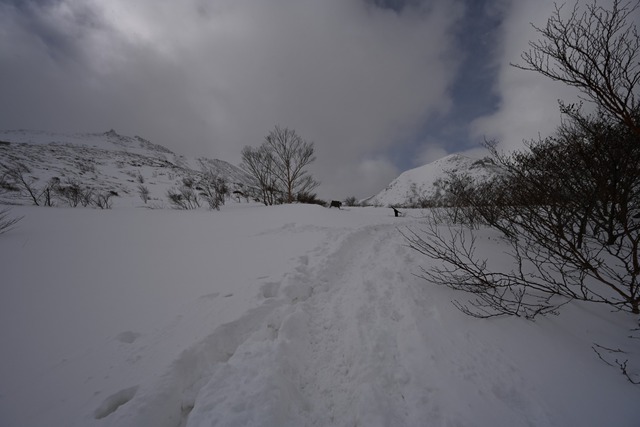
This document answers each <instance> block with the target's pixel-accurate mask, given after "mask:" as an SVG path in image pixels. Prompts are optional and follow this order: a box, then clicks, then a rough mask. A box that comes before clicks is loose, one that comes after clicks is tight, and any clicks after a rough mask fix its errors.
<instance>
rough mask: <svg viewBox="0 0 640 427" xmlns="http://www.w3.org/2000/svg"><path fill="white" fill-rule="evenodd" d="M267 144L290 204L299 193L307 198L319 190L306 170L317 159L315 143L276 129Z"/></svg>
mask: <svg viewBox="0 0 640 427" xmlns="http://www.w3.org/2000/svg"><path fill="white" fill-rule="evenodd" d="M265 144H266V147H267V148H268V149H269V151H270V152H271V155H272V157H273V165H274V173H275V178H276V180H277V181H278V182H279V184H280V185H281V186H282V189H283V192H284V196H285V201H286V202H287V203H293V201H294V200H295V197H296V194H297V193H307V194H308V193H311V191H312V190H313V189H314V188H316V187H317V186H318V182H317V181H316V180H314V179H313V177H312V176H311V174H310V173H309V172H308V171H307V169H306V168H307V166H309V165H310V164H311V163H313V162H314V161H315V159H316V158H315V156H314V148H313V142H307V141H305V140H304V139H302V137H300V136H299V135H298V134H297V133H296V131H295V130H293V129H288V128H281V127H280V126H276V127H275V128H274V129H273V130H272V131H271V132H269V135H267V137H266V138H265Z"/></svg>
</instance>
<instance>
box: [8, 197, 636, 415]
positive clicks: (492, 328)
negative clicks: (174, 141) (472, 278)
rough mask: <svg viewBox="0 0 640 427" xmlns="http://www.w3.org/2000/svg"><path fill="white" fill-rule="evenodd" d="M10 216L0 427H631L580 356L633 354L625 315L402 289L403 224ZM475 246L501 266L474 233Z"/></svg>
mask: <svg viewBox="0 0 640 427" xmlns="http://www.w3.org/2000/svg"><path fill="white" fill-rule="evenodd" d="M15 213H16V214H24V215H26V217H25V219H24V220H23V221H22V222H21V223H20V224H19V228H17V229H16V230H13V231H12V232H10V233H8V234H6V235H3V236H2V237H0V260H2V261H1V262H2V271H3V277H4V279H3V285H2V287H1V288H0V292H1V294H0V339H1V340H2V342H3V343H10V344H8V345H6V346H3V347H4V348H3V359H2V363H0V378H2V381H0V425H3V426H5V425H7V426H27V427H29V426H41V425H52V426H160V427H163V426H167V427H178V426H191V427H199V426H328V425H331V426H424V425H428V426H496V425H509V426H566V425H583V426H602V425H616V426H630V427H631V426H636V425H637V416H636V413H637V402H638V398H639V397H640V389H639V388H638V387H637V386H633V385H631V384H630V383H628V382H627V381H626V380H625V379H624V377H622V376H621V375H620V374H619V373H618V372H617V371H616V370H615V369H613V368H610V367H608V366H606V365H605V364H604V363H602V362H601V361H599V360H598V359H597V357H596V356H595V354H594V353H593V352H592V351H591V345H592V344H593V342H598V343H600V344H602V345H606V346H608V347H612V348H613V347H617V346H621V347H624V348H625V349H627V350H630V351H632V350H633V351H640V348H637V347H638V346H637V345H636V347H635V348H633V347H630V345H633V344H634V343H633V342H632V341H630V340H628V339H626V338H625V337H626V335H628V331H629V329H630V328H632V327H633V325H634V324H635V323H634V322H635V321H636V319H633V318H632V317H631V316H628V317H627V316H624V315H621V314H620V313H610V312H609V311H608V310H607V309H606V308H602V307H592V306H584V305H577V304H575V305H569V306H567V307H566V308H565V309H564V310H563V311H562V313H561V315H560V316H557V317H549V318H544V319H541V320H538V321H536V322H535V323H532V322H527V321H524V320H522V319H515V318H509V319H507V318H500V319H489V320H478V319H473V318H470V317H468V316H465V315H463V314H462V313H460V312H459V311H457V310H456V309H455V308H454V307H453V306H452V305H451V304H450V301H451V300H452V299H454V298H455V299H461V300H464V298H465V296H464V295H462V294H459V293H454V292H452V291H450V290H449V289H446V288H438V287H433V286H429V285H428V284H427V283H426V282H424V280H422V279H420V278H418V277H416V276H415V275H414V274H417V273H419V270H418V266H419V265H420V264H423V265H424V263H425V260H423V259H422V258H421V257H420V256H419V254H417V253H416V252H413V251H411V250H410V249H408V248H407V247H406V246H404V241H403V239H402V236H401V235H400V234H399V233H398V229H397V228H398V227H403V226H407V225H408V226H412V227H419V221H420V220H419V218H416V217H418V216H419V215H420V213H419V212H412V213H411V214H412V215H413V217H411V216H410V215H409V216H407V217H405V218H394V217H393V216H392V211H391V210H390V209H375V208H349V209H343V210H336V209H324V208H320V207H317V206H302V205H293V206H278V207H262V206H257V205H247V204H240V205H236V204H231V205H230V206H226V207H224V208H223V210H222V211H221V212H204V211H196V212H178V211H149V210H142V209H131V208H121V209H114V210H111V211H96V210H85V209H62V208H56V209H44V208H32V207H16V208H15ZM479 243H480V244H481V245H483V246H482V247H481V250H484V251H486V253H487V256H492V257H496V262H498V263H506V261H505V258H504V257H503V255H502V254H501V250H500V243H499V241H497V240H496V239H495V236H494V235H493V234H491V233H486V234H485V235H483V236H482V238H481V239H479ZM636 341H637V340H636Z"/></svg>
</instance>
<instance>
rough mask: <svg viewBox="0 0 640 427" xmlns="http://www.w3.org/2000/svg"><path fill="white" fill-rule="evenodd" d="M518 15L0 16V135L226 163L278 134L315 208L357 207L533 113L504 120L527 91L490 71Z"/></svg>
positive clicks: (276, 9) (21, 7)
mask: <svg viewBox="0 0 640 427" xmlns="http://www.w3.org/2000/svg"><path fill="white" fill-rule="evenodd" d="M522 3H523V5H521V4H520V3H519V2H509V1H508V0H500V1H498V0H493V1H489V0H484V1H480V2H472V1H463V0H454V1H450V0H430V1H417V0H406V1H400V0H322V1H318V0H261V1H258V0H233V1H231V0H208V1H204V0H183V1H174V0H137V1H129V0H109V1H100V0H57V1H26V2H23V1H11V2H7V1H5V2H0V35H1V36H2V37H0V70H1V72H2V79H0V96H1V97H2V99H3V100H9V101H8V102H3V103H1V104H0V128H5V129H6V128H30V129H49V130H54V131H105V130H108V129H110V128H114V129H116V130H117V131H118V132H120V133H123V134H128V135H135V134H138V135H141V136H144V137H146V138H149V139H151V140H152V141H154V142H157V143H160V144H163V145H166V146H167V147H169V148H171V149H173V150H174V151H176V152H178V153H181V154H186V155H191V156H210V157H214V156H215V157H219V158H222V159H224V160H227V161H231V162H234V163H237V162H238V161H239V160H240V158H239V153H240V150H241V149H242V147H243V146H244V145H258V144H260V143H261V141H262V139H263V137H264V136H265V135H266V134H267V133H268V132H269V130H271V129H272V128H273V126H275V125H276V124H280V125H282V126H288V127H292V128H295V129H296V130H297V131H298V133H300V134H301V135H302V136H303V137H305V138H307V139H309V140H312V141H314V142H315V143H316V149H317V158H318V160H317V162H316V164H315V165H314V171H315V173H316V175H317V178H319V179H320V180H321V181H322V182H323V186H322V187H321V189H320V193H321V196H323V197H344V196H347V195H350V194H354V195H356V196H363V197H364V196H366V195H369V194H372V193H375V192H377V191H379V190H380V189H381V188H383V187H384V186H385V185H386V184H387V183H388V182H389V181H390V180H391V179H392V178H394V177H395V176H396V175H397V173H399V172H400V170H399V169H398V166H400V167H401V168H403V169H404V168H405V167H408V166H413V165H415V163H416V159H420V160H425V159H432V157H433V156H438V155H442V154H446V153H448V152H451V151H457V150H459V149H463V148H467V147H468V146H469V145H470V143H469V140H471V139H472V137H473V136H474V135H475V137H479V136H480V135H486V134H498V135H507V134H509V132H511V134H515V133H516V132H517V131H519V129H518V128H517V126H521V125H519V124H518V123H520V124H521V123H522V122H523V120H522V117H526V118H528V117H531V112H532V111H536V110H535V108H539V106H540V105H542V103H543V100H540V101H539V102H532V103H530V105H526V106H525V107H519V108H520V110H519V111H520V112H521V113H522V115H521V116H520V117H516V115H515V114H516V112H515V110H514V108H515V107H514V106H515V103H516V101H518V103H519V102H520V99H518V95H517V93H518V91H519V89H518V88H519V87H521V86H522V85H524V87H529V85H531V84H535V83H532V82H535V79H532V78H531V76H527V77H519V78H520V79H523V80H522V81H518V82H517V84H516V83H514V82H513V81H511V80H510V79H511V77H510V74H509V70H506V69H505V66H504V63H505V60H507V61H509V60H511V61H513V57H512V56H513V53H514V52H517V51H518V50H519V49H524V48H526V41H527V39H525V38H524V36H523V34H520V33H522V29H521V28H520V26H521V25H522V21H523V18H524V17H526V16H527V14H530V13H531V12H532V10H533V11H534V12H535V13H534V15H536V14H537V15H541V14H543V12H544V14H545V15H546V11H541V10H538V9H541V8H540V7H539V6H537V5H538V2H537V1H533V0H531V1H527V2H522ZM546 3H547V1H546V0H545V4H546ZM506 6H509V7H506ZM527 7H528V9H527ZM545 7H548V5H546V6H545ZM492 13H493V14H492ZM525 25H526V24H525ZM519 32H520V33H519ZM540 93H542V92H540ZM544 108H547V109H548V106H547V105H545V107H544ZM518 114H519V113H518ZM478 116H484V117H483V118H480V119H478ZM469 122H473V126H472V131H473V132H475V133H474V134H472V135H470V134H469V127H468V126H469V125H468V124H469Z"/></svg>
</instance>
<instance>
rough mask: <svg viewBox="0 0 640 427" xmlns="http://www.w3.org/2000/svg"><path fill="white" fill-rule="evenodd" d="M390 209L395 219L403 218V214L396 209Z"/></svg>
mask: <svg viewBox="0 0 640 427" xmlns="http://www.w3.org/2000/svg"><path fill="white" fill-rule="evenodd" d="M391 209H393V214H394V215H395V216H396V217H399V216H404V213H402V212H400V211H399V210H398V209H396V208H394V207H393V206H391Z"/></svg>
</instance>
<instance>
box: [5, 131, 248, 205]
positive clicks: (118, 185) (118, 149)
mask: <svg viewBox="0 0 640 427" xmlns="http://www.w3.org/2000/svg"><path fill="white" fill-rule="evenodd" d="M0 162H1V163H4V164H12V163H15V162H20V163H22V164H24V165H26V166H27V167H28V168H29V170H30V172H29V174H28V175H29V177H33V178H34V179H35V180H36V183H35V184H34V185H35V186H36V187H38V186H40V187H41V186H43V185H45V183H47V182H48V181H49V180H50V179H52V178H54V177H55V178H58V179H59V180H60V182H61V183H64V182H66V181H69V180H75V181H77V182H79V183H80V184H81V185H83V186H86V187H90V188H92V189H94V190H95V191H113V192H115V193H117V197H114V199H113V204H114V206H140V205H143V204H144V203H143V202H142V200H141V199H140V197H139V196H138V187H139V185H142V184H143V185H144V186H145V187H147V189H148V190H149V202H148V204H145V205H147V206H152V207H163V206H165V203H166V192H167V190H169V189H172V188H175V187H177V186H179V185H180V184H181V180H182V179H183V178H185V177H189V176H194V175H197V174H198V173H200V172H202V171H203V170H204V169H206V170H210V171H211V172H212V173H213V174H215V175H217V176H220V177H222V178H224V179H225V180H226V181H227V183H228V184H229V186H230V187H231V191H233V190H236V189H242V188H243V187H246V186H251V185H252V180H251V178H250V177H249V176H248V175H247V174H246V173H245V172H244V171H242V170H241V169H240V168H238V167H236V166H233V165H231V164H229V163H227V162H224V161H222V160H216V159H206V158H201V159H191V158H186V157H183V156H180V155H177V154H175V153H173V152H172V151H171V150H169V149H167V148H165V147H163V146H161V145H158V144H154V143H152V142H150V141H147V140H145V139H144V138H141V137H139V136H135V137H128V136H123V135H119V134H118V133H116V132H115V131H114V130H110V131H108V132H104V133H83V134H72V135H66V134H56V133H49V132H37V131H24V130H18V131H0ZM2 197H3V199H2V200H0V202H2V201H4V202H5V203H6V202H10V203H26V204H28V203H29V200H24V199H23V200H20V199H17V196H16V195H15V194H11V193H8V194H4V195H3V196H2Z"/></svg>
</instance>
